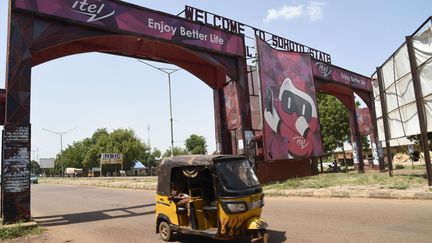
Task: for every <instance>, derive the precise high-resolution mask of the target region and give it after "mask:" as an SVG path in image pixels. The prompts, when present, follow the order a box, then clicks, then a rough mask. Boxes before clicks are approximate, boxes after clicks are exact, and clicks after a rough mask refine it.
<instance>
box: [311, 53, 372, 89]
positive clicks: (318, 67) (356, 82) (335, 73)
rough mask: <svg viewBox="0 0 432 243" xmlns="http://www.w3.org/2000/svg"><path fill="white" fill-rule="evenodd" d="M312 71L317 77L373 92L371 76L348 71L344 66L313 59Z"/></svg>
mask: <svg viewBox="0 0 432 243" xmlns="http://www.w3.org/2000/svg"><path fill="white" fill-rule="evenodd" d="M312 72H313V75H314V76H315V77H318V78H321V79H324V80H328V81H333V82H337V83H341V84H344V85H347V86H350V87H353V88H358V89H363V90H366V91H369V92H372V84H371V80H370V78H368V77H364V76H361V75H359V74H356V73H353V72H351V71H347V70H345V69H343V68H340V67H336V66H333V65H331V64H328V63H324V62H319V61H316V60H313V61H312Z"/></svg>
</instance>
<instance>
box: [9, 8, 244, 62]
mask: <svg viewBox="0 0 432 243" xmlns="http://www.w3.org/2000/svg"><path fill="white" fill-rule="evenodd" d="M13 2H14V3H15V5H14V6H13V7H15V8H16V9H21V10H26V11H32V12H36V13H39V14H43V15H51V16H56V17H60V18H64V19H67V20H70V21H74V22H81V23H83V24H87V25H93V26H100V27H103V28H105V29H109V30H113V31H122V32H129V33H133V34H139V35H145V36H149V37H154V38H159V39H165V40H170V41H173V42H177V43H180V44H186V45H192V46H197V47H202V48H206V49H210V50H214V51H217V52H222V53H225V54H230V55H236V56H244V55H245V47H244V39H243V37H242V36H241V35H236V34H232V33H229V32H226V31H221V30H218V29H216V28H211V27H208V26H205V25H200V24H196V23H192V22H190V21H186V20H184V19H183V18H180V17H176V16H173V15H168V14H164V13H161V12H156V11H152V10H149V9H145V8H142V7H138V6H134V5H132V4H127V3H122V2H119V1H109V0H49V1H47V0H15V1H13Z"/></svg>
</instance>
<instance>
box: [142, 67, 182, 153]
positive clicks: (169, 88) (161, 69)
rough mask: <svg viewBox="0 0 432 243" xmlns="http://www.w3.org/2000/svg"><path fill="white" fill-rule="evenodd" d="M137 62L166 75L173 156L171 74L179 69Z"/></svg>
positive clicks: (172, 151)
mask: <svg viewBox="0 0 432 243" xmlns="http://www.w3.org/2000/svg"><path fill="white" fill-rule="evenodd" d="M137 60H138V61H139V62H141V63H144V64H145V65H147V66H149V67H152V68H154V69H156V70H159V71H161V72H163V73H165V74H167V75H168V91H169V109H170V124H171V156H174V125H173V121H174V120H173V114H172V94H171V74H173V73H175V72H177V71H180V70H181V69H180V68H160V67H156V66H154V65H152V64H150V63H147V62H145V61H143V60H140V59H137Z"/></svg>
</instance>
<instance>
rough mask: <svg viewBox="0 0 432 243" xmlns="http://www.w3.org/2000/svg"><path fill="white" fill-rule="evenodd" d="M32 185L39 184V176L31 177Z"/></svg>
mask: <svg viewBox="0 0 432 243" xmlns="http://www.w3.org/2000/svg"><path fill="white" fill-rule="evenodd" d="M30 183H31V184H38V177H37V175H30Z"/></svg>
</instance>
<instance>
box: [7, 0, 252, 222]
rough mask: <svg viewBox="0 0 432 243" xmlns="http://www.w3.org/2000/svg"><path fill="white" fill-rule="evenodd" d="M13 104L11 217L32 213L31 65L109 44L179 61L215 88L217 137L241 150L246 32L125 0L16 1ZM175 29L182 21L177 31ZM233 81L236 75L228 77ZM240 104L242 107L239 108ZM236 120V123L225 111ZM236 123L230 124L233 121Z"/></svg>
mask: <svg viewBox="0 0 432 243" xmlns="http://www.w3.org/2000/svg"><path fill="white" fill-rule="evenodd" d="M9 22H10V27H9V40H8V45H9V48H8V64H7V80H6V112H5V123H4V137H3V153H4V154H3V166H2V170H3V173H2V174H3V185H2V211H3V216H4V222H13V221H17V220H25V221H28V220H30V185H29V181H28V177H29V162H30V151H31V149H30V138H31V124H30V94H31V69H32V67H33V66H36V65H39V64H41V63H44V62H48V61H50V60H53V59H56V58H60V57H64V56H68V55H73V54H78V53H86V52H103V53H108V54H115V55H122V56H129V57H134V58H142V59H148V60H154V61H161V62H168V63H172V64H175V65H177V66H180V67H182V68H184V69H185V70H187V71H189V72H190V73H192V74H194V75H195V76H197V77H198V78H200V79H201V80H202V81H203V82H205V83H206V84H207V85H208V86H209V87H211V88H212V89H213V90H214V100H215V119H216V124H217V126H216V137H217V144H218V148H219V152H220V153H227V154H228V153H241V152H242V151H238V150H236V149H235V148H233V147H232V146H231V145H232V144H235V143H234V142H232V141H231V132H232V131H235V133H236V134H238V136H237V138H238V139H241V138H242V134H243V132H242V131H243V130H244V129H246V128H247V127H248V126H249V124H248V122H247V120H248V119H247V118H248V116H250V115H249V114H248V112H249V109H239V108H238V107H230V108H229V109H230V111H227V109H226V106H225V102H224V99H225V98H226V96H227V95H226V94H225V91H224V88H226V87H227V86H229V87H230V89H231V90H234V91H235V92H231V95H228V97H229V99H232V100H233V101H235V102H234V104H236V106H238V105H240V104H248V95H247V81H246V75H245V72H243V70H246V60H245V48H244V39H243V37H242V36H241V35H236V34H232V33H229V32H226V31H222V30H219V29H216V28H211V27H208V26H204V25H199V24H196V23H192V22H190V21H186V20H184V19H182V18H179V17H176V16H172V15H168V14H165V13H160V12H156V11H153V10H150V9H146V8H142V7H139V6H135V5H131V4H128V3H124V2H120V1H104V2H103V1H96V0H95V1H93V0H88V1H85V0H77V1H70V0H56V1H38V0H15V1H10V16H9ZM168 27H169V28H170V30H172V29H176V30H177V31H176V32H175V33H174V32H173V33H169V32H168V31H165V30H168ZM227 81H230V82H227ZM232 111H234V112H232ZM227 113H230V114H231V115H232V116H233V118H234V122H231V123H230V124H228V123H227V122H226V119H225V118H226V116H225V114H227ZM228 125H229V127H228Z"/></svg>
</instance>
